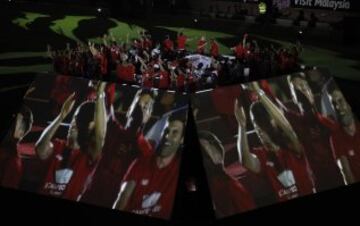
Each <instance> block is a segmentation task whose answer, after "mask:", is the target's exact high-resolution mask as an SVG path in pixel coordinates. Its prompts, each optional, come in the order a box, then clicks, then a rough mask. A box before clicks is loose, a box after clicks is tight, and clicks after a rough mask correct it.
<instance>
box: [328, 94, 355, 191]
mask: <svg viewBox="0 0 360 226" xmlns="http://www.w3.org/2000/svg"><path fill="white" fill-rule="evenodd" d="M330 99H331V101H332V105H333V107H334V109H335V112H336V114H337V116H338V119H339V122H340V123H339V126H338V129H336V130H334V132H333V133H332V135H331V146H332V151H333V154H334V156H335V158H336V159H337V161H338V163H339V165H340V169H341V170H342V172H343V175H344V177H345V179H346V183H347V184H351V183H355V182H359V181H360V123H359V122H358V121H357V119H356V118H355V116H354V114H353V113H352V110H351V107H350V105H349V104H348V103H347V101H346V99H345V98H344V96H343V94H342V93H341V91H340V90H339V89H338V88H335V89H333V90H332V91H331V93H330Z"/></svg>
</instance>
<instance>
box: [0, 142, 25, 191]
mask: <svg viewBox="0 0 360 226" xmlns="http://www.w3.org/2000/svg"><path fill="white" fill-rule="evenodd" d="M15 148H16V147H15ZM22 173H23V167H22V161H21V158H20V157H19V154H18V153H17V150H16V149H15V150H9V149H7V148H0V185H1V186H4V187H8V188H18V186H19V183H20V180H21V176H22Z"/></svg>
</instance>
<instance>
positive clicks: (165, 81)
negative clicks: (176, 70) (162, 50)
mask: <svg viewBox="0 0 360 226" xmlns="http://www.w3.org/2000/svg"><path fill="white" fill-rule="evenodd" d="M159 79H160V80H159V88H160V89H168V88H169V85H170V76H169V74H168V73H167V72H166V71H161V72H160V78H159Z"/></svg>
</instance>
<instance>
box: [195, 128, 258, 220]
mask: <svg viewBox="0 0 360 226" xmlns="http://www.w3.org/2000/svg"><path fill="white" fill-rule="evenodd" d="M199 140H200V145H201V150H202V152H203V157H204V158H203V159H204V166H205V169H206V172H207V178H208V183H209V188H210V191H211V194H212V199H213V204H214V209H215V213H216V216H217V217H219V218H220V217H226V216H231V215H234V214H238V213H242V212H245V211H249V210H252V209H254V208H255V207H256V206H255V202H254V200H253V197H252V195H251V194H250V193H249V192H248V191H247V190H246V188H245V187H244V186H243V185H242V184H241V183H240V182H239V181H238V180H236V179H235V178H233V177H232V176H230V175H229V174H228V173H227V172H226V170H225V166H224V157H225V150H224V146H223V145H222V143H221V141H220V140H219V139H218V138H217V137H216V136H215V135H214V134H213V133H210V132H208V131H200V132H199Z"/></svg>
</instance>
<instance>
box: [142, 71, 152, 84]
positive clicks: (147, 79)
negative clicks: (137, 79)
mask: <svg viewBox="0 0 360 226" xmlns="http://www.w3.org/2000/svg"><path fill="white" fill-rule="evenodd" d="M142 83H143V84H142V86H143V87H144V88H152V87H153V81H152V72H144V73H143V75H142Z"/></svg>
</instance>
